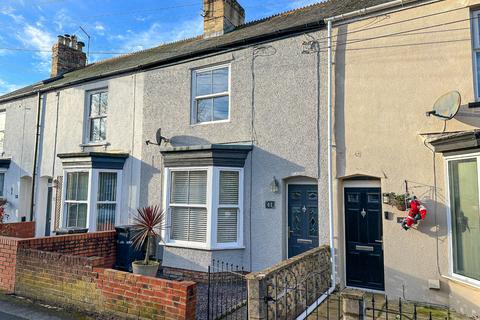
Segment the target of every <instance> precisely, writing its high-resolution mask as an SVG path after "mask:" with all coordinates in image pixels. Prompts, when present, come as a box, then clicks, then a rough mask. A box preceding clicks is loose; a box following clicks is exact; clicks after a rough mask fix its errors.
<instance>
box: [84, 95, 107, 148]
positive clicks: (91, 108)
mask: <svg viewBox="0 0 480 320" xmlns="http://www.w3.org/2000/svg"><path fill="white" fill-rule="evenodd" d="M87 104H88V108H87V111H88V114H87V122H86V126H87V127H86V130H85V131H86V137H87V139H86V143H104V142H106V140H107V113H108V91H107V89H101V90H95V91H89V92H88V93H87Z"/></svg>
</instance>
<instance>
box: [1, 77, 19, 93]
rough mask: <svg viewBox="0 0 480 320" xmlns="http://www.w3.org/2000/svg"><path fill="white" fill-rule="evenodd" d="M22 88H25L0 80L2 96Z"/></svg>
mask: <svg viewBox="0 0 480 320" xmlns="http://www.w3.org/2000/svg"><path fill="white" fill-rule="evenodd" d="M22 87H24V86H23V85H17V84H13V83H8V82H6V81H5V80H2V79H0V95H3V94H6V93H9V92H12V91H15V90H18V89H20V88H22Z"/></svg>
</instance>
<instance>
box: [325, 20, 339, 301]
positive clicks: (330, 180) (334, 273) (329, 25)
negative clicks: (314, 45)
mask: <svg viewBox="0 0 480 320" xmlns="http://www.w3.org/2000/svg"><path fill="white" fill-rule="evenodd" d="M327 37H328V38H327V39H328V40H327V47H328V53H327V56H328V57H327V64H328V75H327V77H328V79H327V81H328V83H327V92H328V93H327V109H328V118H327V123H328V124H327V126H328V138H327V139H328V143H327V144H328V216H329V226H330V254H331V259H332V287H331V288H330V292H332V291H333V290H335V286H336V285H337V271H336V270H337V265H336V259H335V242H334V234H333V232H334V227H333V223H334V214H333V172H332V171H333V169H332V162H333V159H332V135H333V123H332V122H333V121H332V109H333V103H332V98H333V92H332V21H331V20H328V21H327Z"/></svg>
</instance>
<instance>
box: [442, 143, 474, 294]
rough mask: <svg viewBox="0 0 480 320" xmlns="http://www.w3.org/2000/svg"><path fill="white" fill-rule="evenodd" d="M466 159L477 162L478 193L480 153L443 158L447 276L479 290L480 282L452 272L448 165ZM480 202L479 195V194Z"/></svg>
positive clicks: (451, 230)
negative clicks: (446, 230) (446, 229)
mask: <svg viewBox="0 0 480 320" xmlns="http://www.w3.org/2000/svg"><path fill="white" fill-rule="evenodd" d="M466 159H476V160H477V175H478V186H479V193H480V152H475V153H468V154H462V155H455V156H447V157H445V167H444V171H445V177H446V178H445V185H446V186H445V190H446V197H447V198H446V203H447V228H448V251H449V252H448V253H449V254H448V260H449V261H448V262H449V266H448V269H449V275H450V276H451V277H452V278H453V279H455V280H457V281H460V282H463V283H466V284H468V285H471V286H474V287H478V288H480V280H476V279H472V278H469V277H466V276H464V275H461V274H458V273H455V272H454V267H453V265H454V261H453V229H452V209H451V204H450V175H449V170H448V167H449V163H450V162H451V161H454V160H466ZM479 201H480V194H479Z"/></svg>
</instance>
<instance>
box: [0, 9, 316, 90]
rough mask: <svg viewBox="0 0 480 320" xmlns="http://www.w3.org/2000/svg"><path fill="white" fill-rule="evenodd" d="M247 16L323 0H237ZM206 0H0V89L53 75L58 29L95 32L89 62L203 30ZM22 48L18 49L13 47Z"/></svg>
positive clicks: (262, 15)
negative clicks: (51, 61) (203, 13)
mask: <svg viewBox="0 0 480 320" xmlns="http://www.w3.org/2000/svg"><path fill="white" fill-rule="evenodd" d="M239 1H240V3H241V4H242V5H243V6H244V8H245V10H246V14H247V21H251V20H256V19H259V18H262V17H266V16H270V15H273V14H276V13H279V12H284V11H287V10H291V9H295V8H299V7H303V6H306V5H309V4H312V3H316V2H319V0H298V1H296V0H293V1H292V0H290V1H288V0H277V1H275V0H265V1H255V0H239ZM202 4H203V0H174V1H166V0H1V3H0V94H3V93H7V92H10V91H13V90H16V89H18V88H21V87H23V86H25V85H29V84H32V83H34V82H36V81H39V80H43V79H46V78H48V77H49V74H50V58H51V52H50V50H51V47H52V45H53V44H54V43H55V42H56V36H57V35H59V34H65V33H67V34H76V35H78V36H79V37H80V38H81V39H82V40H84V41H85V42H87V41H86V36H85V35H84V34H83V33H82V32H81V31H80V28H79V26H82V27H83V28H84V29H85V30H86V31H87V32H88V33H89V34H90V36H91V47H90V51H91V52H92V54H91V56H90V61H91V62H93V61H97V60H101V59H105V58H109V57H111V56H112V55H108V54H100V53H97V52H119V53H127V52H132V51H137V50H141V49H146V48H150V47H154V46H156V45H159V44H162V43H165V42H170V41H175V40H180V39H184V38H189V37H192V36H196V35H199V34H201V33H202V17H201V15H200V14H201V10H202ZM14 49H19V50H14Z"/></svg>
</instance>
